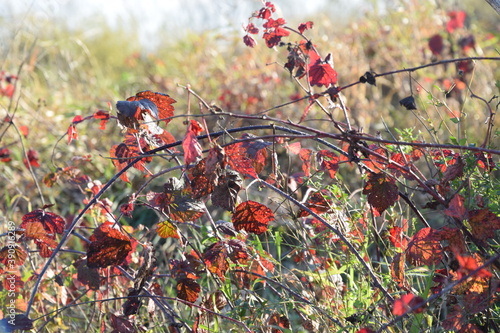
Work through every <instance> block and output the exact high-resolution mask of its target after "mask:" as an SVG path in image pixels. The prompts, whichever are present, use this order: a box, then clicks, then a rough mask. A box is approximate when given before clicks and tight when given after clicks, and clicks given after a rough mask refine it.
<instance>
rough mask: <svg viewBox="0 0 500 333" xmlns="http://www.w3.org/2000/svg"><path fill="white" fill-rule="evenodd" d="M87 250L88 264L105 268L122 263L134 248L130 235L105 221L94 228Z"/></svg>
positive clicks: (91, 266) (90, 266)
mask: <svg viewBox="0 0 500 333" xmlns="http://www.w3.org/2000/svg"><path fill="white" fill-rule="evenodd" d="M89 240H90V241H91V243H90V245H89V248H88V250H87V266H88V267H89V268H105V267H108V266H110V265H120V264H121V263H122V262H123V260H125V258H126V257H127V255H128V254H129V252H130V251H131V250H132V245H131V241H130V237H129V236H127V235H125V234H124V233H122V232H121V231H120V230H119V229H117V228H116V227H114V225H113V223H111V222H105V223H103V224H101V225H100V226H99V227H98V228H96V229H95V230H94V233H93V234H92V236H90V238H89Z"/></svg>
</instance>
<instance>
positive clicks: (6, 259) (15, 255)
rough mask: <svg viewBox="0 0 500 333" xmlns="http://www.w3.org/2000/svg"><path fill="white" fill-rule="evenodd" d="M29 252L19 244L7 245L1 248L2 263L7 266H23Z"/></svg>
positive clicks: (0, 261) (0, 257) (0, 260)
mask: <svg viewBox="0 0 500 333" xmlns="http://www.w3.org/2000/svg"><path fill="white" fill-rule="evenodd" d="M27 257H28V254H27V253H26V251H25V250H24V249H23V248H22V247H21V246H19V245H18V244H12V245H10V244H9V245H7V246H5V247H3V248H2V249H1V250H0V263H2V264H3V265H4V266H6V267H12V266H21V265H22V264H23V263H24V261H25V260H26V258H27Z"/></svg>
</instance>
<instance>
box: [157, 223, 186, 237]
mask: <svg viewBox="0 0 500 333" xmlns="http://www.w3.org/2000/svg"><path fill="white" fill-rule="evenodd" d="M156 233H157V234H158V236H160V237H161V238H177V239H180V238H181V237H180V235H179V230H178V229H177V227H176V226H175V225H174V224H173V223H171V222H169V221H163V222H160V223H158V225H157V228H156Z"/></svg>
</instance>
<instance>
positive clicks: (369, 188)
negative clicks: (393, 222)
mask: <svg viewBox="0 0 500 333" xmlns="http://www.w3.org/2000/svg"><path fill="white" fill-rule="evenodd" d="M395 183H396V181H395V180H394V179H393V178H392V177H389V176H387V175H386V174H384V173H371V174H370V175H369V176H368V181H367V182H366V185H365V187H364V188H363V194H366V195H368V202H369V203H370V204H371V205H372V206H373V208H374V209H375V210H377V212H378V213H379V214H382V212H383V211H385V210H386V209H387V208H389V207H390V206H392V205H394V204H395V203H396V201H398V199H399V190H398V187H397V186H396V184H395Z"/></svg>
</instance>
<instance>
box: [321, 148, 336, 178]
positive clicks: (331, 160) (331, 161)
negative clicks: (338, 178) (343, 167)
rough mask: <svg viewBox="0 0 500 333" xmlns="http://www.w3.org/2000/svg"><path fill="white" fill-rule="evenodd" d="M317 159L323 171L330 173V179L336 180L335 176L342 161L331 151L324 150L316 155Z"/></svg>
mask: <svg viewBox="0 0 500 333" xmlns="http://www.w3.org/2000/svg"><path fill="white" fill-rule="evenodd" d="M316 159H317V160H318V164H319V165H320V166H321V170H326V171H328V175H329V176H330V178H332V179H335V175H336V174H337V170H338V169H339V161H340V160H339V158H338V156H337V155H335V153H333V152H331V151H328V150H326V149H323V150H320V151H319V152H318V153H317V154H316Z"/></svg>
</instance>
